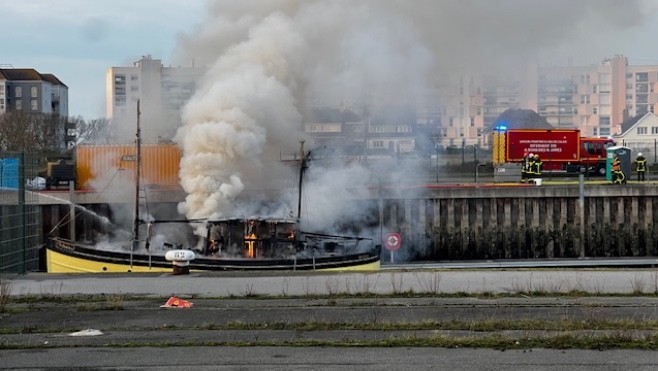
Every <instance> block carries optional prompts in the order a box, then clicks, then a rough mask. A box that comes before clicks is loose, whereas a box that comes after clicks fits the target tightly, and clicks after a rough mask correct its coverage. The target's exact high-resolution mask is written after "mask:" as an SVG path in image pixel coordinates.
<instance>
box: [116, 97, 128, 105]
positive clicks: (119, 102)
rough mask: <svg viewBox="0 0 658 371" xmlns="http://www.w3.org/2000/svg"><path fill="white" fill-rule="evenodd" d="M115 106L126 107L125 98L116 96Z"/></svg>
mask: <svg viewBox="0 0 658 371" xmlns="http://www.w3.org/2000/svg"><path fill="white" fill-rule="evenodd" d="M116 105H117V106H125V105H126V97H125V96H117V97H116Z"/></svg>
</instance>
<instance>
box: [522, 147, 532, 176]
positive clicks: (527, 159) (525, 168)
mask: <svg viewBox="0 0 658 371" xmlns="http://www.w3.org/2000/svg"><path fill="white" fill-rule="evenodd" d="M531 158H532V153H530V154H528V152H524V153H523V162H522V164H521V165H522V167H521V182H523V183H525V182H527V181H528V176H529V174H528V171H529V170H530V159H531Z"/></svg>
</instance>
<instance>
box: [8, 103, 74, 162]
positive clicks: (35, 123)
mask: <svg viewBox="0 0 658 371" xmlns="http://www.w3.org/2000/svg"><path fill="white" fill-rule="evenodd" d="M65 123H66V118H64V117H60V116H57V115H44V114H33V113H25V112H21V111H10V112H7V113H4V114H2V115H0V150H4V151H28V152H40V151H62V150H65V149H66V148H65V146H64V130H65Z"/></svg>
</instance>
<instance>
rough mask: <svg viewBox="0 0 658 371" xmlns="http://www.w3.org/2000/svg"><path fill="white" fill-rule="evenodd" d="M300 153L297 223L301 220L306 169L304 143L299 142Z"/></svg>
mask: <svg viewBox="0 0 658 371" xmlns="http://www.w3.org/2000/svg"><path fill="white" fill-rule="evenodd" d="M299 145H300V150H299V151H300V153H301V158H300V160H301V164H300V166H299V189H298V191H299V194H298V195H297V221H298V222H299V221H300V220H301V218H302V185H303V178H304V170H305V168H306V156H305V155H304V141H303V140H300V141H299Z"/></svg>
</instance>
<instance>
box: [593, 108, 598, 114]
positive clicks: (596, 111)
mask: <svg viewBox="0 0 658 371" xmlns="http://www.w3.org/2000/svg"><path fill="white" fill-rule="evenodd" d="M592 113H593V114H595V115H596V114H598V113H599V109H598V108H597V107H592Z"/></svg>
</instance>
